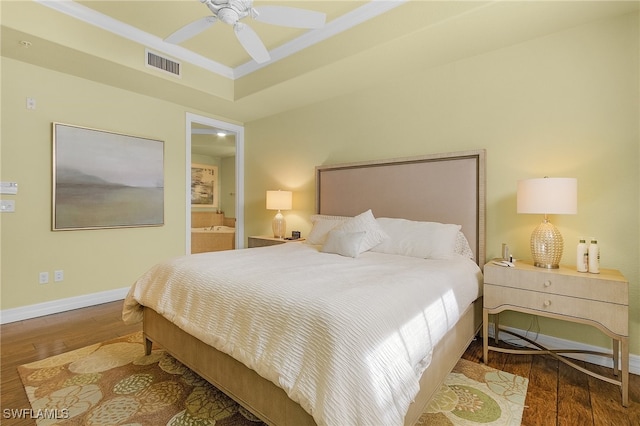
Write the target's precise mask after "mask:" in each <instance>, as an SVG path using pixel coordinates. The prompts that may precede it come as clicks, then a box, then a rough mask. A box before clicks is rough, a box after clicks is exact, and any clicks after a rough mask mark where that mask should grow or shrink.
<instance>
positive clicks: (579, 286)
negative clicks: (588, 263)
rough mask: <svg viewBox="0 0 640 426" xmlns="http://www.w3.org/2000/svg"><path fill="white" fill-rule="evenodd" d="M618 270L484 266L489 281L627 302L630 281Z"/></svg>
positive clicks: (502, 284)
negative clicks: (628, 282) (590, 272)
mask: <svg viewBox="0 0 640 426" xmlns="http://www.w3.org/2000/svg"><path fill="white" fill-rule="evenodd" d="M616 272H617V271H610V270H603V271H602V273H601V274H589V273H581V272H574V271H571V270H569V269H568V268H562V269H560V270H546V269H540V268H536V267H534V266H530V265H524V264H518V266H517V268H505V267H502V266H497V265H491V266H490V267H485V269H484V279H485V282H486V283H489V284H495V285H499V286H503V287H512V288H516V289H524V290H531V291H536V292H542V293H549V294H557V295H564V296H571V297H577V298H582V299H590V300H597V301H601V302H609V303H615V304H620V305H627V304H628V300H629V296H628V284H627V282H626V280H625V279H624V277H622V276H621V275H620V274H619V273H616Z"/></svg>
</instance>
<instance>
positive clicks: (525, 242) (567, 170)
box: [245, 15, 640, 354]
mask: <svg viewBox="0 0 640 426" xmlns="http://www.w3.org/2000/svg"><path fill="white" fill-rule="evenodd" d="M638 49H639V45H638V16H637V15H631V16H625V17H621V18H617V19H613V20H607V21H604V22H598V23H594V24H591V25H587V26H582V27H578V28H575V29H572V30H569V31H565V32H562V33H558V34H555V35H551V36H548V37H544V38H540V39H536V40H533V41H530V42H527V43H523V44H519V45H514V46H511V47H508V48H505V49H501V50H499V51H495V52H491V53H488V54H484V55H481V56H477V57H473V58H469V59H466V60H462V61H459V62H455V63H452V64H449V65H446V66H441V67H438V68H435V69H429V70H422V71H416V72H415V73H414V74H411V75H398V76H397V78H395V79H393V80H391V81H386V82H385V83H384V84H381V85H379V86H376V87H372V88H370V89H369V90H363V91H358V92H356V93H351V94H347V95H345V96H343V97H340V98H338V99H333V100H330V101H327V102H323V103H320V104H316V105H312V106H309V107H306V108H301V109H298V110H295V111H292V112H289V113H286V114H281V115H277V116H273V117H270V118H267V119H264V120H260V121H257V122H253V123H248V124H247V125H246V181H247V188H246V194H245V205H246V206H247V211H246V235H256V234H264V233H268V232H269V229H270V228H269V227H270V220H271V217H272V212H269V211H266V210H265V208H264V197H265V193H264V191H266V190H268V189H278V188H281V189H289V190H292V191H294V210H292V211H290V212H287V213H286V215H285V217H286V219H287V223H288V226H287V229H288V232H290V231H291V230H292V229H299V230H301V231H302V232H303V235H304V234H305V233H307V232H308V231H309V226H310V225H309V222H308V216H309V214H311V213H313V210H314V200H315V198H314V197H315V196H314V172H313V171H314V166H316V165H320V164H332V163H342V162H349V161H358V160H369V159H377V158H388V157H403V156H412V155H421V154H428V153H437V152H444V151H459V150H468V149H476V148H485V149H486V150H487V188H488V189H487V253H488V256H489V257H494V256H499V255H500V253H501V251H500V249H501V243H503V242H504V243H508V244H509V245H510V247H511V248H512V251H513V252H514V254H515V256H516V257H517V258H522V259H528V258H530V252H529V248H528V246H529V237H530V234H531V231H532V230H533V228H534V227H535V226H536V225H537V224H538V223H539V222H540V221H541V219H542V217H538V216H536V215H518V214H516V207H515V192H516V182H517V180H518V179H522V178H530V177H542V176H545V175H548V176H555V177H576V178H577V179H578V188H579V189H578V192H579V194H578V195H579V210H578V214H577V215H573V216H553V217H551V220H552V221H553V222H554V223H555V224H556V226H558V228H559V229H560V231H561V232H562V234H563V235H564V238H565V254H564V257H563V263H568V264H573V262H574V257H575V246H576V244H577V241H578V237H579V236H581V235H585V236H596V237H597V238H598V240H599V243H600V245H601V251H602V260H601V263H602V267H605V268H617V269H620V270H621V271H622V272H623V273H624V274H625V275H626V277H627V278H628V279H629V281H630V300H631V311H630V314H631V318H630V323H631V336H632V337H631V347H632V352H633V353H636V354H640V339H639V338H638V336H640V291H639V283H638V281H639V268H640V266H639V259H640V253H639V243H638V241H639V238H640V234H639V221H640V212H639V208H638V204H639V188H640V186H639V185H640V178H639V174H638V170H639V169H640V164H639V157H640V153H639V134H638V127H639V110H638V104H639V97H638V75H639V74H638ZM430 184H436V183H430ZM416 190H419V184H417V186H416ZM505 317H506V315H505ZM530 320H531V318H530V317H528V316H513V315H512V316H511V318H510V319H509V322H510V323H511V324H512V325H514V326H517V327H519V328H524V329H528V328H529V326H530ZM533 328H534V330H535V329H536V327H535V326H534V327H533ZM540 331H541V332H542V333H544V334H549V335H555V336H558V337H562V338H567V339H571V340H577V341H582V342H586V343H591V344H596V345H599V346H607V345H609V342H608V340H606V339H604V338H603V337H601V335H600V334H599V333H598V332H595V331H593V329H591V328H589V327H586V326H585V327H583V326H577V325H565V324H558V323H556V322H552V321H549V320H545V319H540Z"/></svg>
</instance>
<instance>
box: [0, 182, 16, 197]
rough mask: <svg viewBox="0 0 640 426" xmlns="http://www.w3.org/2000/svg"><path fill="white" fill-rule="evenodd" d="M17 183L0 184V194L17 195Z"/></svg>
mask: <svg viewBox="0 0 640 426" xmlns="http://www.w3.org/2000/svg"><path fill="white" fill-rule="evenodd" d="M17 193H18V182H0V194H13V195H15V194H17Z"/></svg>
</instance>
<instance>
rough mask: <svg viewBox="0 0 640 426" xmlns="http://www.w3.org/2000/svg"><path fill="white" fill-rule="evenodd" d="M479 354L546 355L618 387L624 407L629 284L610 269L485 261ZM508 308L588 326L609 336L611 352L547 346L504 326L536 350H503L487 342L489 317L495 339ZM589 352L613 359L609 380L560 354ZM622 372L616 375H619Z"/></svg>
mask: <svg viewBox="0 0 640 426" xmlns="http://www.w3.org/2000/svg"><path fill="white" fill-rule="evenodd" d="M483 308H484V309H483V324H482V339H483V356H484V362H485V364H486V363H487V360H488V355H489V350H492V351H497V352H506V353H516V354H549V355H551V356H553V357H555V358H557V359H558V360H560V361H562V362H564V363H565V364H567V365H570V366H571V367H573V368H576V369H578V370H580V371H582V372H583V373H586V374H589V375H590V376H592V377H595V378H598V379H600V380H604V381H606V382H609V383H613V384H615V385H617V386H620V388H621V390H622V405H623V406H625V407H627V406H628V405H629V283H628V281H627V280H626V278H625V277H624V276H623V275H622V274H621V273H620V272H619V271H616V270H613V269H601V271H600V274H590V273H582V272H577V271H575V269H574V268H568V267H563V266H561V267H560V268H559V269H544V268H537V267H535V266H533V265H532V264H530V263H528V262H522V261H518V262H517V263H516V264H515V267H505V266H499V265H496V264H494V263H493V262H489V263H487V264H486V265H485V267H484V305H483ZM505 310H510V311H516V312H523V313H527V314H532V315H538V316H543V317H547V318H555V319H559V320H563V321H571V322H576V323H581V324H588V325H591V326H593V327H596V328H597V329H599V330H600V331H602V332H603V333H604V334H606V335H607V336H609V337H611V339H612V340H613V354H609V353H604V352H592V351H588V352H587V351H580V350H570V349H566V350H564V349H547V348H545V347H543V346H542V345H540V344H538V343H537V342H534V341H532V340H529V339H527V338H525V337H523V336H520V335H517V334H515V333H512V332H510V331H508V330H502V331H503V332H506V333H509V334H513V335H515V336H517V337H519V338H520V339H522V340H524V341H526V342H528V343H530V344H531V345H533V346H535V347H537V348H538V350H528V349H505V348H499V347H497V346H490V345H489V340H488V330H489V315H490V314H493V319H494V326H495V339H496V343H497V342H498V334H499V330H500V326H499V324H498V315H497V314H499V313H500V312H502V311H505ZM563 353H564V354H567V353H590V354H594V355H603V356H607V357H610V358H613V370H614V374H615V375H616V376H618V377H619V380H614V379H610V378H608V377H605V376H602V375H599V374H597V373H594V372H591V371H589V370H586V369H584V368H583V367H580V366H579V365H577V364H575V363H573V362H571V361H570V360H569V359H567V358H566V357H564V356H562V355H559V354H563ZM620 373H621V374H620Z"/></svg>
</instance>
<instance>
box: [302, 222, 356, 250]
mask: <svg viewBox="0 0 640 426" xmlns="http://www.w3.org/2000/svg"><path fill="white" fill-rule="evenodd" d="M348 219H350V218H349V217H346V216H328V215H320V214H314V215H312V216H311V224H312V228H311V231H309V235H308V236H307V238H306V240H305V242H306V243H307V244H317V245H322V244H324V242H325V240H326V239H327V234H329V231H331V230H332V229H334V228H336V227H337V226H340V225H342V224H343V223H344V222H346V221H347V220H348Z"/></svg>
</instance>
